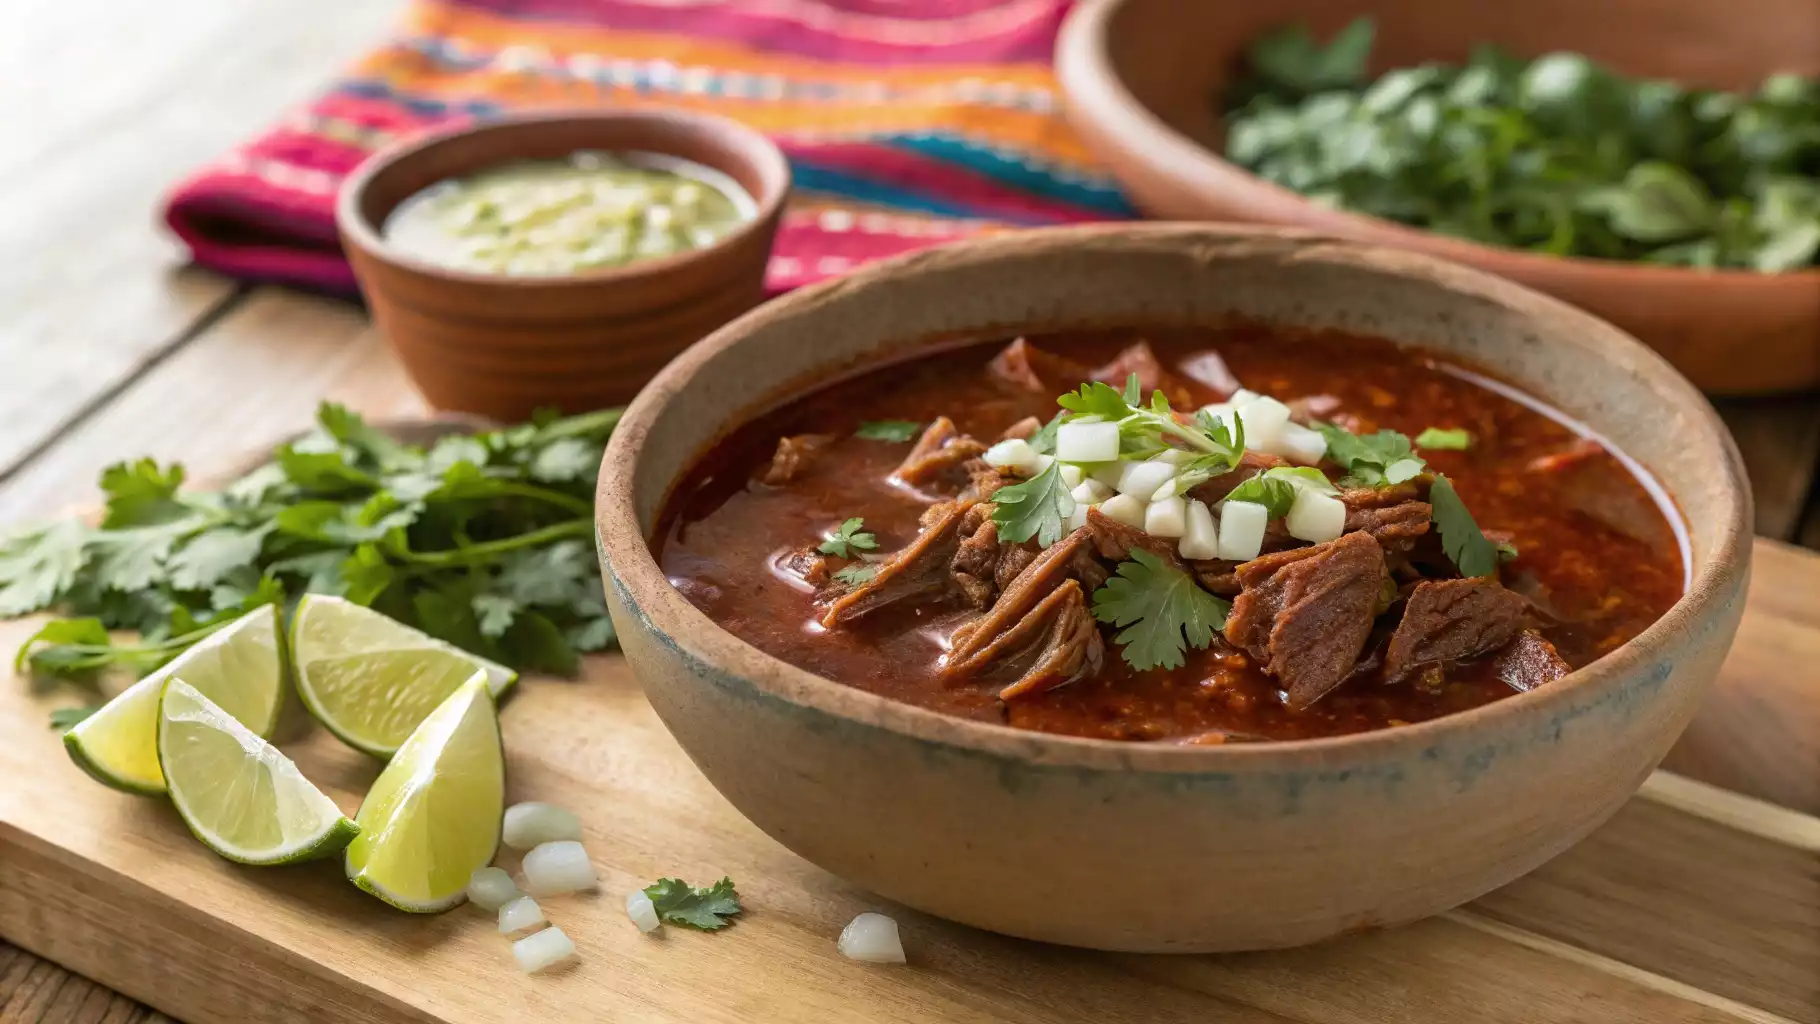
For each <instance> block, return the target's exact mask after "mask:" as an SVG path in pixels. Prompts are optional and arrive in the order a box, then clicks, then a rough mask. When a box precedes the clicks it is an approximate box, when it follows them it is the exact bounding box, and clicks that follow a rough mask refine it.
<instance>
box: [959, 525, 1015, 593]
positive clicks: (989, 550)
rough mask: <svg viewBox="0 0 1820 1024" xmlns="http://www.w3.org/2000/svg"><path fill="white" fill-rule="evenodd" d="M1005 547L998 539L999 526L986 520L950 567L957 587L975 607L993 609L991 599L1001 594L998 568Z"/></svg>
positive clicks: (962, 543) (961, 547) (964, 540)
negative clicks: (989, 607) (990, 607)
mask: <svg viewBox="0 0 1820 1024" xmlns="http://www.w3.org/2000/svg"><path fill="white" fill-rule="evenodd" d="M1003 547H1004V546H1003V545H1002V544H1000V543H999V539H998V524H997V523H995V522H993V521H992V520H990V519H987V520H986V521H985V522H983V523H980V524H979V526H978V527H977V528H975V529H974V530H973V532H972V533H970V534H968V535H967V536H966V538H965V539H963V540H962V541H961V544H960V548H959V549H958V550H956V551H955V553H954V560H953V561H952V562H950V563H949V564H948V567H949V571H950V572H952V573H953V575H954V582H955V584H956V585H957V586H959V587H960V590H961V594H962V595H963V596H965V597H966V599H967V603H968V604H969V605H971V606H972V607H974V608H980V609H984V608H986V607H988V606H990V605H991V604H992V598H993V597H994V596H995V595H997V594H998V586H999V585H998V565H999V559H1000V556H1001V554H1002V551H1003Z"/></svg>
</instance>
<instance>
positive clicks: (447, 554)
mask: <svg viewBox="0 0 1820 1024" xmlns="http://www.w3.org/2000/svg"><path fill="white" fill-rule="evenodd" d="M593 529H594V521H593V520H592V519H569V520H566V521H564V522H560V523H556V524H554V525H551V526H546V527H544V528H543V529H541V530H532V531H531V532H530V533H521V534H519V535H518V536H516V537H506V538H503V539H500V540H489V541H482V542H480V543H479V544H470V545H468V546H467V547H460V548H449V549H447V550H443V551H412V550H410V549H408V548H407V549H404V550H395V551H394V552H393V553H394V554H396V555H397V556H398V558H399V559H400V560H401V561H405V562H411V563H414V564H416V565H472V564H475V563H477V562H489V561H492V560H493V559H495V558H497V557H499V556H500V555H503V554H507V553H509V552H512V551H517V550H519V549H521V548H532V547H536V546H538V545H539V544H545V543H548V542H550V541H553V540H561V539H562V538H564V537H576V536H582V535H585V534H587V533H589V532H591V531H592V530H593Z"/></svg>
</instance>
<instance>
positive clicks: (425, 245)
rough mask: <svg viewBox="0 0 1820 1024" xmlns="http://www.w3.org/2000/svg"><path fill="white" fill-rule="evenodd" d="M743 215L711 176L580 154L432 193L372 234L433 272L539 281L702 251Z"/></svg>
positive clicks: (701, 170) (624, 156)
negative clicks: (447, 270) (435, 269)
mask: <svg viewBox="0 0 1820 1024" xmlns="http://www.w3.org/2000/svg"><path fill="white" fill-rule="evenodd" d="M753 214H754V206H753V202H752V200H751V198H750V197H749V196H747V195H746V193H745V192H744V191H743V190H741V189H740V188H739V186H738V185H737V184H736V183H735V182H734V181H733V180H732V179H730V178H728V177H727V176H726V175H724V174H721V173H719V172H718V171H715V170H713V169H711V168H708V167H703V166H701V165H700V164H695V163H691V162H689V161H687V160H682V159H679V158H676V157H669V156H663V155H661V154H653V153H601V152H592V151H588V152H580V153H575V154H573V155H571V156H569V157H567V158H564V159H558V160H527V161H520V162H517V163H511V164H505V165H502V166H499V167H495V168H491V169H489V170H485V171H481V172H479V173H477V174H473V175H470V176H468V177H465V178H455V179H451V180H448V181H442V182H438V183H436V184H434V185H431V186H430V187H428V188H426V189H424V190H423V191H421V192H418V193H417V194H416V195H413V196H411V197H410V198H408V199H406V200H405V201H404V202H402V203H400V204H399V205H398V208H397V209H396V210H393V211H392V213H391V215H390V216H388V217H387V218H386V221H385V225H384V230H383V235H384V237H385V240H386V242H387V243H388V244H389V245H391V246H392V247H394V248H396V249H397V250H399V251H400V252H403V253H405V254H407V255H410V256H414V257H416V258H418V259H421V260H424V261H425V262H428V263H434V264H436V265H438V266H443V267H449V268H451V269H454V270H467V271H475V272H480V273H490V274H505V275H513V276H544V277H548V276H561V275H564V274H573V273H577V272H584V271H589V270H599V269H602V268H606V267H615V266H620V265H622V264H626V263H631V262H634V261H637V260H647V259H657V258H660V257H664V256H672V255H675V254H677V253H682V252H689V251H692V250H695V249H702V248H706V247H708V246H710V245H713V244H715V243H716V242H718V241H720V240H721V239H722V238H724V237H726V236H727V235H728V234H730V233H732V232H733V231H735V230H737V229H738V228H739V227H740V226H741V225H743V224H744V223H746V222H747V221H748V220H751V219H752V216H753Z"/></svg>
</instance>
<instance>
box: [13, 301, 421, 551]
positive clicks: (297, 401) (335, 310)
mask: <svg viewBox="0 0 1820 1024" xmlns="http://www.w3.org/2000/svg"><path fill="white" fill-rule="evenodd" d="M324 397H329V398H333V399H335V400H338V401H342V402H345V403H346V404H348V405H350V406H351V407H353V408H356V409H358V410H360V411H362V412H365V413H369V414H371V415H374V416H377V417H397V416H404V415H409V414H413V413H417V412H421V411H422V410H423V409H424V406H423V403H422V400H421V399H420V398H418V397H417V394H416V392H414V391H412V390H411V387H410V385H409V384H408V383H407V382H406V380H405V377H404V372H403V370H402V369H401V368H400V366H399V365H398V362H397V360H396V359H395V358H394V357H393V356H392V353H391V351H390V350H389V349H388V348H387V347H386V345H385V342H384V339H383V338H381V337H380V336H379V334H378V332H376V331H374V330H372V329H371V328H370V327H369V325H368V322H367V318H366V314H365V313H363V312H362V311H361V310H360V309H359V308H358V307H356V306H354V305H353V304H351V303H347V302H341V301H338V300H335V299H327V298H320V297H316V296H309V295H299V294H296V293H292V292H286V291H281V290H279V289H275V288H262V289H259V290H257V291H255V292H254V293H253V294H252V295H251V297H249V298H248V300H247V301H246V302H245V303H243V304H241V305H240V306H238V307H237V308H235V309H234V310H233V311H232V312H230V313H229V314H228V315H227V316H225V317H223V318H222V319H221V321H220V322H219V323H217V324H215V325H214V326H213V328H212V329H210V330H209V331H207V332H206V333H204V334H203V335H202V336H201V337H199V338H197V339H196V340H195V341H194V342H193V343H191V344H190V345H187V346H185V347H184V348H183V350H182V351H181V352H178V353H177V354H176V355H174V356H173V357H172V358H171V359H170V360H169V361H167V362H166V363H165V364H164V365H161V366H160V367H159V368H158V370H157V372H156V373H152V374H148V375H146V376H144V377H142V378H140V379H139V380H137V381H135V382H133V384H132V385H131V386H130V387H128V388H127V389H126V390H125V391H123V392H122V393H121V395H120V396H119V398H118V399H117V400H115V401H114V402H112V403H110V404H109V405H108V407H107V408H106V409H105V410H103V411H102V412H100V413H98V414H97V415H96V416H94V417H93V418H92V419H91V420H89V421H88V422H87V423H85V424H83V425H82V427H81V428H80V429H78V430H76V431H74V432H72V433H71V434H70V435H69V436H67V437H65V438H63V439H61V440H60V441H59V442H58V444H56V445H55V446H54V447H52V448H51V449H49V450H47V451H46V452H45V453H44V455H43V456H42V457H40V458H38V459H36V460H34V461H33V462H32V463H31V465H29V466H28V467H26V468H25V469H24V471H22V472H20V473H19V474H17V475H16V476H15V477H14V478H13V479H12V480H11V481H9V482H8V483H7V485H6V486H5V487H4V488H0V525H5V524H10V523H16V522H19V521H23V520H27V519H35V518H40V517H42V516H44V515H45V514H46V513H47V512H48V511H50V510H55V509H59V508H68V507H71V506H75V505H79V504H82V503H85V502H91V501H93V500H94V496H95V480H96V477H97V476H98V475H99V474H100V472H101V470H102V469H103V468H105V467H106V466H108V465H110V464H112V463H114V462H118V461H120V460H121V459H126V458H138V457H139V456H141V455H150V456H153V457H155V458H158V459H162V460H182V461H186V462H188V463H190V464H191V465H192V466H194V465H203V466H207V465H209V464H211V463H212V464H214V465H222V464H224V463H225V462H227V461H228V460H230V459H232V458H233V457H235V456H237V455H240V454H243V453H245V452H247V451H248V450H249V449H251V448H254V447H260V446H263V445H266V444H269V442H270V441H271V440H272V439H275V438H279V437H283V436H285V435H287V434H290V433H293V432H295V431H297V430H300V429H302V428H303V427H305V426H308V425H309V422H310V417H311V414H312V413H313V412H314V410H315V408H316V404H317V403H318V402H319V401H321V400H322V399H323V398H324Z"/></svg>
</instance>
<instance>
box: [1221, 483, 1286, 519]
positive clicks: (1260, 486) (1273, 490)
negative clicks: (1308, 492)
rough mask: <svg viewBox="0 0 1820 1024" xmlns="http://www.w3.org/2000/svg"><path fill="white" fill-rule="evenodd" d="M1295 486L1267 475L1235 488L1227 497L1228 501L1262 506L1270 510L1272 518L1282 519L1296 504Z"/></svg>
mask: <svg viewBox="0 0 1820 1024" xmlns="http://www.w3.org/2000/svg"><path fill="white" fill-rule="evenodd" d="M1295 494H1296V489H1295V485H1294V484H1292V483H1290V482H1289V481H1287V480H1281V479H1278V478H1276V477H1273V476H1270V475H1269V474H1266V473H1260V474H1258V475H1257V476H1254V477H1252V478H1251V479H1249V480H1247V481H1245V482H1244V483H1242V484H1240V485H1238V486H1237V487H1234V488H1233V489H1232V490H1231V491H1230V492H1228V493H1227V495H1226V500H1227V501H1249V502H1251V503H1252V504H1253V505H1262V506H1264V508H1266V509H1267V510H1269V513H1270V518H1272V519H1281V518H1283V517H1284V516H1286V515H1288V514H1289V506H1291V505H1294V504H1295Z"/></svg>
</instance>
